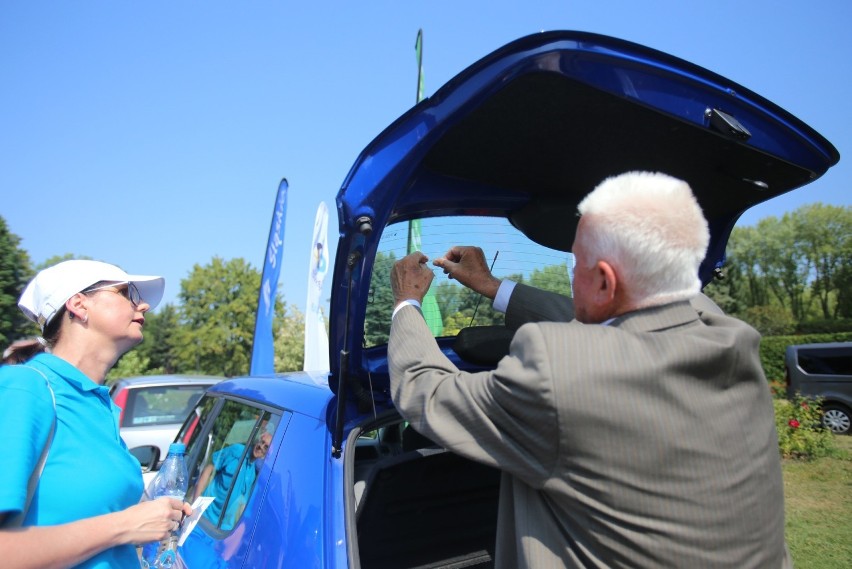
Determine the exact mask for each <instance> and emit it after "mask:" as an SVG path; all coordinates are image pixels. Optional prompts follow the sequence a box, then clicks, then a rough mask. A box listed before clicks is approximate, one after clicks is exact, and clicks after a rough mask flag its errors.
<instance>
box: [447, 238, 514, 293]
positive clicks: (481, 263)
mask: <svg viewBox="0 0 852 569" xmlns="http://www.w3.org/2000/svg"><path fill="white" fill-rule="evenodd" d="M432 264H433V265H435V266H436V267H440V268H441V269H443V270H444V274H446V275H447V276H448V277H449V278H451V279H455V280H457V281H458V282H460V283H461V284H463V285H464V286H466V287H468V288H469V289H471V290H473V291H475V292H478V293H479V294H481V295H483V296H485V297H486V298H490V299H492V300H493V299H494V297H495V296H496V295H497V289H499V288H500V280H499V279H497V278H495V277H494V276H493V275H492V274H491V270H490V269H489V268H488V263H487V262H486V260H485V253H484V252H483V251H482V249H481V248H479V247H474V246H470V245H456V246H455V247H453V248H451V249H450V250H449V251H447V253H446V254H445V255H444V256H443V257H440V258H438V259H435V260H434V261H433V262H432Z"/></svg>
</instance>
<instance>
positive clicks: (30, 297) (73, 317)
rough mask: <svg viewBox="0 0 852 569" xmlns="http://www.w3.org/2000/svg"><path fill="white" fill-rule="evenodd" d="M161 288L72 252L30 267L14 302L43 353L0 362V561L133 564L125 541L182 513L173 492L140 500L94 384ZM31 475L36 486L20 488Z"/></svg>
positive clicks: (148, 536) (151, 536)
mask: <svg viewBox="0 0 852 569" xmlns="http://www.w3.org/2000/svg"><path fill="white" fill-rule="evenodd" d="M163 287H164V280H163V279H162V278H161V277H152V276H139V275H128V274H127V273H125V272H124V271H122V270H121V269H119V268H118V267H115V266H113V265H109V264H107V263H101V262H98V261H84V260H75V261H65V262H62V263H59V264H57V265H54V266H52V267H50V268H47V269H45V270H43V271H41V272H40V273H38V275H36V277H35V278H34V279H33V280H32V281H31V282H30V283H29V284H28V285H27V287H26V289H25V290H24V292H23V294H22V295H21V298H20V300H19V302H18V306H19V307H20V309H21V310H22V311H23V312H24V314H25V315H26V316H27V318H29V319H30V320H32V321H33V322H36V323H37V324H39V326H41V329H42V334H43V337H44V339H45V340H46V342H47V347H48V352H49V353H43V354H39V355H37V356H35V357H34V358H33V359H31V360H29V361H28V362H25V363H24V364H21V365H16V366H3V367H2V368H0V433H3V436H2V437H0V456H3V457H8V458H7V459H6V460H5V461H4V466H3V468H2V469H0V527H2V529H0V559H2V560H3V565H4V566H5V567H40V568H45V567H51V568H53V567H63V568H64V567H86V568H92V567H98V568H101V567H103V568H107V567H122V568H123V567H138V566H139V558H138V555H137V552H136V547H135V544H140V543H145V542H150V541H155V540H161V539H164V538H166V537H167V536H168V534H169V532H170V531H173V530H175V529H177V527H178V525H179V521H180V519H181V517H182V515H183V514H191V509H190V508H189V505H188V504H183V503H181V502H180V501H179V500H174V499H169V498H161V499H159V500H154V501H146V502H141V503H140V501H139V500H140V497H141V496H142V475H141V470H140V467H139V462H138V461H137V460H136V459H135V458H134V457H133V456H132V455H131V454H130V453H129V452H128V450H127V447H126V446H125V444H124V442H123V441H122V440H121V437H120V436H119V431H118V423H117V420H116V418H117V417H118V412H119V409H118V408H117V407H116V406H115V404H114V403H112V401H111V400H110V398H109V395H108V390H107V388H106V387H105V386H104V379H105V378H106V375H107V372H108V371H109V370H110V368H112V366H113V365H114V364H115V362H116V361H117V360H118V358H120V357H121V356H122V355H123V354H124V353H125V352H127V351H128V350H130V349H131V348H133V347H134V346H135V345H137V344H138V343H139V342H141V341H142V327H143V325H144V324H145V313H146V312H147V311H148V310H150V309H151V308H153V307H154V306H156V305H157V303H159V301H160V299H161V298H162V296H163ZM54 418H55V420H54ZM45 448H46V449H47V458H46V460H45V461H44V465H43V469H42V470H41V471H40V473H39V467H38V463H39V460H40V459H41V458H42V453H43V451H44V449H45ZM31 476H34V477H35V478H33V480H37V485H36V486H35V487H34V490H33V491H31V492H28V481H29V480H30V477H31ZM28 500H29V506H27V501H28ZM22 512H23V516H22V515H21V514H22Z"/></svg>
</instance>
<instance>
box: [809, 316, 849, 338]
mask: <svg viewBox="0 0 852 569" xmlns="http://www.w3.org/2000/svg"><path fill="white" fill-rule="evenodd" d="M850 330H852V319H849V318H829V319H827V320H826V319H820V320H806V321H804V322H799V325H798V326H796V333H797V334H835V333H838V332H849V331H850Z"/></svg>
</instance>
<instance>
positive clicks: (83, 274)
mask: <svg viewBox="0 0 852 569" xmlns="http://www.w3.org/2000/svg"><path fill="white" fill-rule="evenodd" d="M101 281H110V282H116V283H133V284H134V285H135V286H136V288H137V289H138V290H139V295H140V296H141V297H142V299H143V300H144V301H145V302H146V303H148V305H149V306H150V307H151V308H150V309H151V310H153V309H154V308H155V307H156V306H157V305H158V304H159V303H160V300H162V298H163V289H164V288H165V286H166V280H165V279H164V278H163V277H154V276H147V275H128V274H127V273H125V272H124V271H122V270H121V269H119V268H118V267H116V266H115V265H110V264H109V263H102V262H100V261H89V260H83V259H78V260H73V261H63V262H61V263H58V264H56V265H53V266H52V267H48V268H46V269H44V270H43V271H39V273H38V274H37V275H36V276H35V278H33V280H31V281H30V282H29V284H28V285H27V288H25V289H24V292H23V294H21V298H20V300H18V308H20V309H21V311H23V313H24V315H25V316H26V317H27V318H29V319H30V320H32V321H33V322H35V323H36V324H38V325H39V326H41V329H42V331H44V327H45V326H47V324H48V323H49V322H50V320H51V319H52V318H53V317H54V316H55V315H56V313H57V312H58V311H59V309H60V308H62V307H63V306H65V302H67V300H68V299H69V298H71V297H72V296H74V295H75V294H77V293H78V292H82V291H83V290H85V289H87V288H88V287H90V286H92V285H93V284H95V283H99V282H101Z"/></svg>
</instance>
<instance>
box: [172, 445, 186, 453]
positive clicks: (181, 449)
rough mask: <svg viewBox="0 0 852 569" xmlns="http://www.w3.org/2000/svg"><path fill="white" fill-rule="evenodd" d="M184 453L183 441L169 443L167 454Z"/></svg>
mask: <svg viewBox="0 0 852 569" xmlns="http://www.w3.org/2000/svg"><path fill="white" fill-rule="evenodd" d="M184 453H186V445H185V444H183V443H172V444H170V445H169V454H184Z"/></svg>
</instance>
